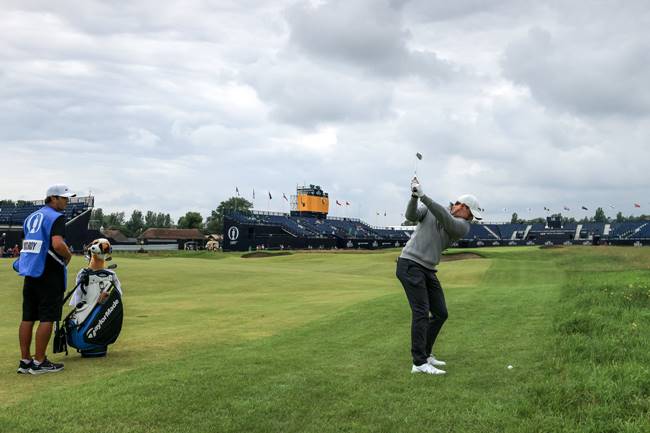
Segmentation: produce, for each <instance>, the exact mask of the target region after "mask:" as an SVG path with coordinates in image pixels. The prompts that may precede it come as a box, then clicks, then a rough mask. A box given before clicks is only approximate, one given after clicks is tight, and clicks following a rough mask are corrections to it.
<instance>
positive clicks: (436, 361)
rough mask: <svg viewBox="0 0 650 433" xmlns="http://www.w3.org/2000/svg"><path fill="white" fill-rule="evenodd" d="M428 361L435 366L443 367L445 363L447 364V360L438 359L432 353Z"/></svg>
mask: <svg viewBox="0 0 650 433" xmlns="http://www.w3.org/2000/svg"><path fill="white" fill-rule="evenodd" d="M427 362H428V363H429V364H431V365H433V366H434V367H442V366H444V365H447V363H446V362H445V361H441V360H439V359H436V357H435V356H433V354H431V356H430V357H428V358H427Z"/></svg>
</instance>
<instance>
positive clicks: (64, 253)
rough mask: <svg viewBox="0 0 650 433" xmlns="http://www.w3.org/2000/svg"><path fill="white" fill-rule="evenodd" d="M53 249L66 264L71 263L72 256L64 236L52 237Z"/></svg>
mask: <svg viewBox="0 0 650 433" xmlns="http://www.w3.org/2000/svg"><path fill="white" fill-rule="evenodd" d="M52 249H54V251H56V253H57V254H58V255H59V256H61V258H63V260H64V261H65V263H66V264H68V263H70V259H71V258H72V254H70V249H69V248H68V246H67V245H66V244H65V241H64V240H63V237H62V236H52Z"/></svg>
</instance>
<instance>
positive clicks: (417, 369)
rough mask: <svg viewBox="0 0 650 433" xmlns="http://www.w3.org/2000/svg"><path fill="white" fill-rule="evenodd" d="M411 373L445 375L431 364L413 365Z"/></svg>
mask: <svg viewBox="0 0 650 433" xmlns="http://www.w3.org/2000/svg"><path fill="white" fill-rule="evenodd" d="M411 373H425V374H445V373H447V372H446V371H444V370H439V369H437V368H436V367H434V366H433V365H431V364H422V365H414V366H413V368H411Z"/></svg>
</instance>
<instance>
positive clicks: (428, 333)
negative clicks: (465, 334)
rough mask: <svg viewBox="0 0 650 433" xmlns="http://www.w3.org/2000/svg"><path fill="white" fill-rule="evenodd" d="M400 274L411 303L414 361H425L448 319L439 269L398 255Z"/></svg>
mask: <svg viewBox="0 0 650 433" xmlns="http://www.w3.org/2000/svg"><path fill="white" fill-rule="evenodd" d="M396 275H397V278H398V279H399V280H400V282H401V283H402V286H404V291H405V292H406V297H407V298H408V301H409V305H410V306H411V314H412V319H411V355H412V356H413V365H422V364H425V363H426V362H427V358H428V357H429V356H431V349H432V348H433V344H434V343H435V342H436V337H437V336H438V333H439V332H440V329H441V328H442V325H443V324H444V323H445V320H447V305H446V304H445V295H444V293H443V292H442V287H441V286H440V281H438V277H437V276H436V271H434V270H431V269H427V268H425V267H424V266H421V265H420V264H418V263H416V262H414V261H412V260H408V259H402V258H400V259H398V261H397V272H396Z"/></svg>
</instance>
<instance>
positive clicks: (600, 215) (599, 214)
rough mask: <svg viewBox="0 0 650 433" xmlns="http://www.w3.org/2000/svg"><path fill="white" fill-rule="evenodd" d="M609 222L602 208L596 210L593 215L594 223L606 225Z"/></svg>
mask: <svg viewBox="0 0 650 433" xmlns="http://www.w3.org/2000/svg"><path fill="white" fill-rule="evenodd" d="M608 221H609V220H608V219H607V215H605V211H604V210H603V208H602V207H599V208H598V209H596V214H595V215H594V222H597V223H606V222H608Z"/></svg>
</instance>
